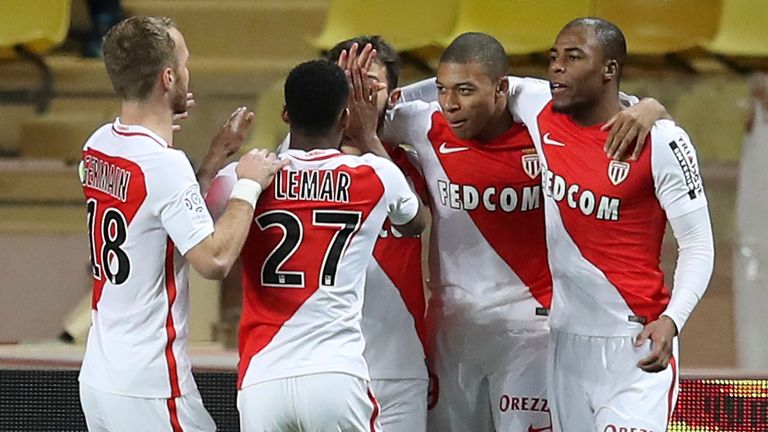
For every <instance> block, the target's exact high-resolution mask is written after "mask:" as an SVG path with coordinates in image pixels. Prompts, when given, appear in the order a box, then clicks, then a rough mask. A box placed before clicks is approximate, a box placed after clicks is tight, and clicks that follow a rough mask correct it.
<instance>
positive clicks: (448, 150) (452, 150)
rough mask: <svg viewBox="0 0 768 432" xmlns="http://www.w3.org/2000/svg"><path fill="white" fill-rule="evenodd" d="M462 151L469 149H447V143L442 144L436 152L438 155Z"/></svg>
mask: <svg viewBox="0 0 768 432" xmlns="http://www.w3.org/2000/svg"><path fill="white" fill-rule="evenodd" d="M464 150H469V147H448V145H447V143H442V144H440V148H439V149H438V150H437V151H439V152H440V154H451V153H456V152H460V151H464Z"/></svg>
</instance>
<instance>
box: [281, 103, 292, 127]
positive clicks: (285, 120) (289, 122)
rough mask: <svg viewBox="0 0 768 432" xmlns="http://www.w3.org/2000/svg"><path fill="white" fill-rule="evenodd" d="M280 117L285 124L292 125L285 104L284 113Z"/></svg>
mask: <svg viewBox="0 0 768 432" xmlns="http://www.w3.org/2000/svg"><path fill="white" fill-rule="evenodd" d="M280 117H281V118H282V119H283V122H285V124H291V119H290V118H288V107H286V106H285V104H283V112H282V114H281V115H280Z"/></svg>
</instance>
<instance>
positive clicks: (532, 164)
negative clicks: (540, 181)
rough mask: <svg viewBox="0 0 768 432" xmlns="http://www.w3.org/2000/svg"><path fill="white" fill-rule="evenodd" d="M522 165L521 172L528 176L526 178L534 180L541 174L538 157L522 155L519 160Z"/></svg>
mask: <svg viewBox="0 0 768 432" xmlns="http://www.w3.org/2000/svg"><path fill="white" fill-rule="evenodd" d="M521 161H522V163H523V171H525V173H526V174H528V177H530V178H532V179H535V178H536V177H538V176H539V174H541V165H539V156H538V155H536V153H534V154H527V155H523V157H522V158H521Z"/></svg>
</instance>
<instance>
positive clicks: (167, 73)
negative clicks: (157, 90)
mask: <svg viewBox="0 0 768 432" xmlns="http://www.w3.org/2000/svg"><path fill="white" fill-rule="evenodd" d="M175 80H176V73H175V72H174V71H173V69H172V68H169V67H167V68H165V69H163V71H162V72H161V73H160V84H161V85H162V86H163V90H165V91H168V90H170V89H172V88H173V82H174V81H175Z"/></svg>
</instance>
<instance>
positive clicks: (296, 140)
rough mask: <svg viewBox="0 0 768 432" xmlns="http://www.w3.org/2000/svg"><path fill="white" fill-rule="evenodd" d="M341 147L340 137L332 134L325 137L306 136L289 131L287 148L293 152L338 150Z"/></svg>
mask: <svg viewBox="0 0 768 432" xmlns="http://www.w3.org/2000/svg"><path fill="white" fill-rule="evenodd" d="M340 146H341V137H340V136H338V135H336V134H333V135H332V136H331V135H326V136H307V135H304V134H302V133H301V132H296V131H294V130H291V135H290V142H289V144H288V148H290V149H293V150H303V151H312V150H331V149H332V150H338V149H339V147H340Z"/></svg>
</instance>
